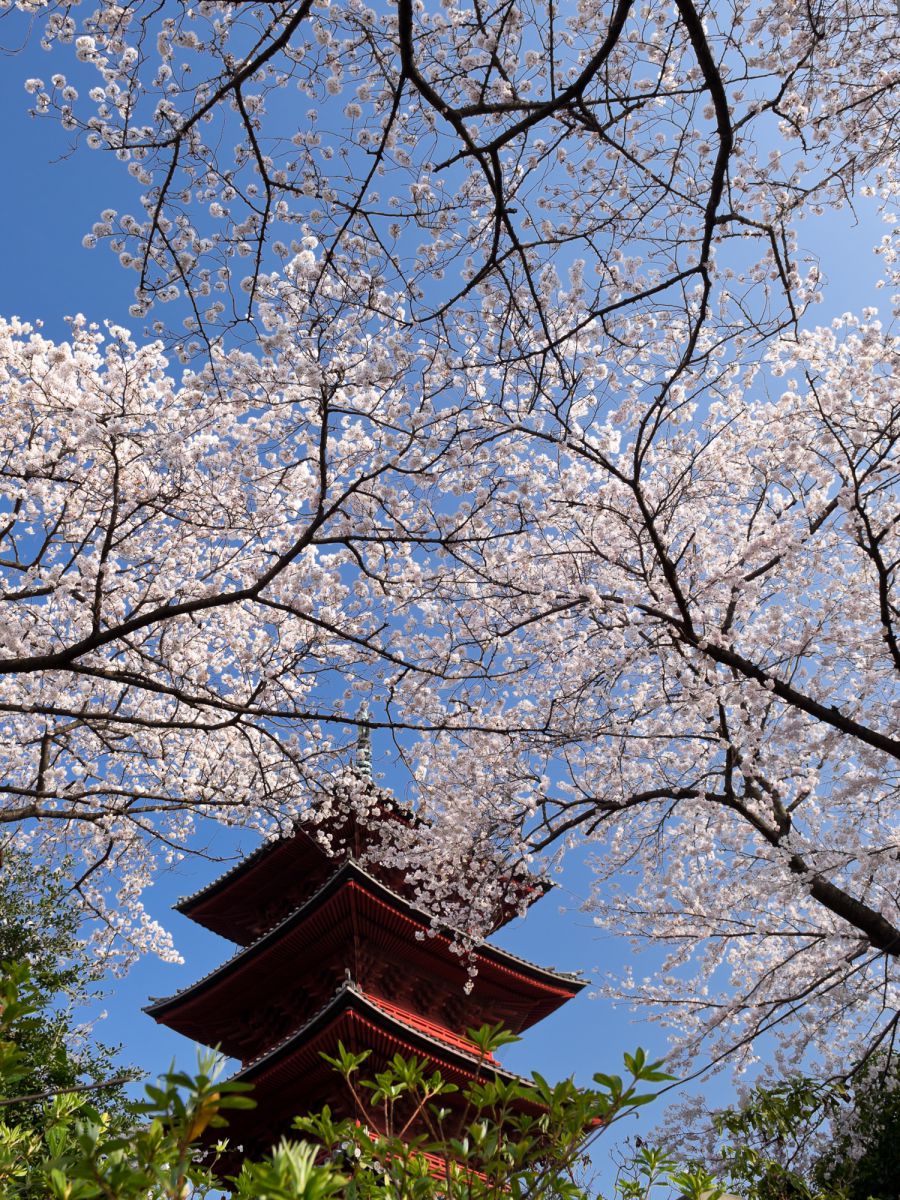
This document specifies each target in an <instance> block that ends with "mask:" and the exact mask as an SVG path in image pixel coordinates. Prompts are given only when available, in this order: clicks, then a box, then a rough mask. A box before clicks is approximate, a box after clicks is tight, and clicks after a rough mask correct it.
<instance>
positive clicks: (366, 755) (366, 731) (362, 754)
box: [356, 700, 372, 779]
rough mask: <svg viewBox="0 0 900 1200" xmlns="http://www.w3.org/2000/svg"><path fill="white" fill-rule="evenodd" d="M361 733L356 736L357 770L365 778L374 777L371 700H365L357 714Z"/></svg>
mask: <svg viewBox="0 0 900 1200" xmlns="http://www.w3.org/2000/svg"><path fill="white" fill-rule="evenodd" d="M356 720H357V724H358V726H359V733H358V734H357V738H356V770H357V772H358V773H359V774H360V775H362V777H363V779H371V778H372V729H371V726H370V725H369V702H368V700H363V702H362V704H361V705H360V706H359V712H358V713H357V714H356Z"/></svg>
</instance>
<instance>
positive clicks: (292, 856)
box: [174, 785, 552, 946]
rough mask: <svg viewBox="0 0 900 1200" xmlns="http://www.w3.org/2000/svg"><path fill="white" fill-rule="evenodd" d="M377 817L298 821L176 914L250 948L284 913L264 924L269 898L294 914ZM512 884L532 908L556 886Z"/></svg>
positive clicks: (505, 909)
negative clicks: (335, 842) (331, 843)
mask: <svg viewBox="0 0 900 1200" xmlns="http://www.w3.org/2000/svg"><path fill="white" fill-rule="evenodd" d="M372 786H373V787H374V785H372ZM376 802H377V805H378V807H379V808H380V809H381V810H382V815H387V816H389V817H391V818H392V819H395V820H401V821H411V822H413V823H416V824H418V823H419V822H420V820H421V818H418V817H417V815H416V814H415V812H413V810H412V809H411V808H408V807H407V806H405V805H401V804H399V803H398V802H397V801H396V800H394V799H393V797H392V796H390V794H389V793H385V792H383V791H379V792H378V793H377V797H376ZM376 816H377V813H376V812H374V811H373V812H372V813H370V814H366V816H365V818H362V816H361V814H358V813H356V812H353V811H350V812H349V813H348V814H347V818H346V823H345V824H344V825H343V826H338V824H337V822H336V821H331V822H319V823H316V822H315V821H313V820H310V821H297V822H296V824H295V827H294V829H293V831H292V832H291V833H288V834H283V835H281V836H280V837H276V838H272V839H270V840H269V841H266V842H263V843H262V844H261V845H260V846H257V847H256V849H255V850H253V851H251V852H250V853H249V854H247V855H245V856H244V857H243V858H242V859H241V860H240V861H239V862H237V863H235V864H234V866H232V867H230V868H229V869H228V870H227V871H225V872H223V874H221V875H220V876H218V878H216V879H214V880H212V881H211V882H210V883H208V884H207V885H206V886H205V887H203V888H200V889H199V890H197V891H196V892H192V893H191V894H190V895H187V896H182V897H181V898H180V899H179V900H178V901H176V903H175V906H174V907H175V910H176V911H177V912H180V913H181V914H182V915H184V916H186V917H189V918H190V919H191V920H193V921H196V922H197V923H198V924H200V925H203V926H204V927H205V928H207V929H210V930H212V931H213V932H214V933H218V934H220V935H221V936H223V937H226V938H228V939H229V940H231V941H235V942H238V943H239V944H241V945H244V946H246V945H249V944H250V943H251V942H253V941H254V940H255V939H256V938H257V937H258V936H259V934H260V933H261V932H263V930H264V929H266V928H268V927H271V926H272V925H274V924H276V923H278V922H279V921H280V919H281V917H282V913H283V909H282V912H279V913H278V914H277V915H276V916H275V917H274V919H271V920H269V921H266V920H265V917H264V914H263V912H262V910H263V909H265V907H266V901H267V899H268V900H272V901H275V902H281V901H282V900H283V899H287V902H288V908H289V911H290V910H292V909H293V908H294V907H295V904H292V903H291V902H290V901H291V897H290V893H291V892H293V893H294V896H295V898H296V899H297V900H302V899H305V898H306V896H307V895H309V894H310V892H311V891H315V890H316V889H317V887H318V886H319V884H320V883H321V882H322V879H323V878H327V876H325V872H326V871H327V869H328V864H330V863H331V862H335V861H338V862H340V861H342V860H345V859H347V858H351V857H353V850H354V848H353V847H352V846H350V845H348V843H347V834H349V833H351V832H352V831H353V830H355V829H356V830H360V831H362V832H363V834H364V835H365V833H367V832H368V831H369V830H371V829H373V828H375V827H376V824H377V822H376V821H375V819H374V818H375V817H376ZM320 830H321V831H322V832H323V833H325V834H326V835H327V834H329V833H333V834H337V835H338V836H339V837H342V843H343V844H341V845H340V846H339V847H338V848H337V849H335V850H329V849H327V848H326V846H325V845H324V844H323V843H322V842H320V841H319V840H318V837H317V833H318V831H320ZM390 874H391V876H393V877H394V878H393V882H398V876H399V872H397V871H396V870H394V871H392V872H390ZM400 882H401V883H402V881H400ZM307 883H309V885H310V886H309V887H307V886H306V885H307ZM510 884H511V886H512V887H513V888H514V889H515V890H516V891H517V892H518V893H519V900H522V899H524V900H526V902H527V903H528V904H531V903H532V902H533V901H534V900H536V899H538V898H539V896H542V895H544V894H545V892H546V891H548V890H549V888H550V887H552V884H551V883H550V882H549V881H548V880H546V879H544V878H542V877H540V876H523V877H522V878H521V879H518V878H511V879H510ZM517 903H518V901H517V900H515V899H513V898H508V899H506V900H505V901H502V902H501V903H500V905H499V906H498V915H497V919H496V920H495V922H494V926H493V928H494V929H495V930H496V929H498V928H500V927H501V926H502V925H505V924H506V923H507V922H508V921H509V920H511V919H512V917H513V916H515V915H516V906H517Z"/></svg>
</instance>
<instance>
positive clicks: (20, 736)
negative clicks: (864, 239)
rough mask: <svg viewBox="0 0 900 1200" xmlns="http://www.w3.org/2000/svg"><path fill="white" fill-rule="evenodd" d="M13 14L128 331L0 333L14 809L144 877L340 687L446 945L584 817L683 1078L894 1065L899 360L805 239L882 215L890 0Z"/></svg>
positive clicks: (273, 817) (323, 741)
mask: <svg viewBox="0 0 900 1200" xmlns="http://www.w3.org/2000/svg"><path fill="white" fill-rule="evenodd" d="M7 8H9V9H12V8H15V9H17V10H18V11H19V13H20V14H21V13H25V14H26V15H29V16H30V17H31V18H32V19H33V21H34V23H35V26H36V29H37V31H38V32H37V36H39V37H41V38H42V40H43V42H44V44H45V46H46V47H47V48H48V49H50V50H52V51H54V53H55V54H56V56H57V57H56V60H54V66H64V67H65V70H64V71H63V70H59V71H55V73H54V74H53V75H51V76H50V77H49V78H48V79H46V80H45V79H42V78H34V79H31V80H29V81H28V84H27V87H28V90H29V91H30V92H31V94H32V96H33V104H34V108H35V111H36V112H37V113H43V114H52V115H55V116H57V117H58V118H59V119H60V120H61V121H62V124H63V126H64V127H65V128H66V129H67V130H70V131H71V133H72V135H73V138H75V139H76V140H78V139H79V138H80V139H83V140H84V141H85V142H86V143H87V146H88V147H90V148H93V149H96V150H98V151H103V150H106V151H109V152H112V153H114V154H115V155H116V156H117V157H119V158H120V159H121V160H122V161H123V163H124V164H126V165H127V170H128V171H129V172H130V173H131V175H132V176H134V178H135V179H136V181H137V183H138V184H139V185H140V187H141V189H143V190H142V192H141V194H140V196H139V197H137V198H136V201H135V205H134V211H133V212H132V213H126V214H119V213H116V212H114V211H112V210H103V211H102V212H101V215H100V219H99V221H98V222H97V224H96V226H95V227H94V229H93V230H92V231H91V232H90V233H88V235H87V239H86V240H87V241H88V243H89V244H94V243H98V242H106V243H108V244H109V246H110V247H111V248H112V250H113V251H114V252H115V253H116V254H117V255H118V256H119V258H120V260H121V261H122V264H123V266H125V267H126V268H129V269H133V270H134V271H135V272H136V278H137V291H136V296H135V306H134V309H133V315H134V318H135V320H139V321H142V320H147V321H149V322H152V323H153V332H154V334H155V335H156V336H158V337H159V338H160V339H164V341H160V342H159V343H155V344H154V345H153V346H150V347H144V348H139V347H138V346H137V345H135V344H133V343H131V341H130V340H129V338H128V336H127V335H125V334H124V333H122V332H121V331H118V330H115V329H113V330H110V331H109V334H108V335H107V341H106V342H105V343H103V342H102V341H101V339H100V335H99V334H98V332H97V331H96V330H93V329H91V328H90V327H87V326H85V325H84V324H77V325H76V326H75V328H74V330H73V340H72V342H71V344H70V345H68V346H54V345H51V344H50V343H48V342H46V341H45V340H43V339H42V338H41V337H40V336H39V335H37V334H34V333H33V332H32V331H29V330H25V329H22V328H20V327H18V326H15V325H11V326H8V327H6V329H5V331H4V337H5V341H4V357H3V361H4V372H5V376H6V378H5V379H4V390H5V391H6V392H8V393H9V395H10V396H11V397H12V401H11V404H10V406H9V407H8V409H7V412H8V413H9V416H7V415H6V413H5V414H4V424H3V429H4V439H5V440H4V447H5V448H4V463H5V467H4V485H5V487H6V488H7V489H8V491H7V494H6V496H5V498H4V501H3V505H4V512H8V514H9V515H8V518H7V519H8V522H9V526H8V529H7V530H6V533H5V542H6V547H5V551H4V567H3V569H4V572H5V576H4V585H5V587H6V589H7V590H6V597H5V605H6V607H7V608H8V610H9V612H10V614H11V615H10V619H9V624H8V630H9V632H8V633H7V634H6V635H5V637H6V639H7V645H6V647H5V659H4V662H0V667H2V668H3V670H4V671H5V675H4V679H5V680H6V681H7V683H6V685H5V686H6V687H7V689H8V691H7V693H6V695H5V697H4V706H5V707H4V711H5V712H6V713H7V718H6V719H7V722H8V730H9V732H8V734H7V737H6V739H5V742H6V751H7V757H8V764H7V771H8V779H9V780H10V781H11V782H10V784H9V787H8V789H7V793H6V794H7V798H8V802H7V806H6V810H5V812H6V814H7V816H6V819H7V820H8V821H9V822H10V823H14V824H17V825H21V824H22V823H23V822H24V823H25V827H26V828H27V829H29V830H33V831H35V833H34V836H35V837H37V838H45V839H47V844H48V845H49V844H51V843H53V842H56V843H66V840H67V839H69V840H71V839H74V842H73V843H72V844H73V845H76V846H77V853H78V855H79V858H80V859H81V860H82V861H83V862H84V863H85V871H88V872H90V871H94V869H95V867H96V864H98V863H103V864H109V865H111V864H112V862H113V861H115V862H116V864H117V866H118V868H119V869H120V870H121V871H122V872H123V875H122V878H123V879H124V880H125V882H124V884H123V889H124V894H125V895H127V896H131V895H132V894H134V893H135V892H136V891H137V890H138V888H139V886H140V885H141V883H142V882H143V881H144V880H145V878H146V874H147V871H148V870H149V869H150V856H151V855H153V854H155V853H156V851H157V850H158V849H159V847H160V845H162V846H166V845H171V847H172V850H173V852H178V850H179V848H180V847H181V846H182V845H183V844H184V841H185V839H186V838H187V837H188V835H189V833H190V823H191V821H192V819H193V816H194V814H196V813H199V812H204V813H207V812H214V813H216V814H217V815H218V817H219V819H222V820H226V821H234V822H239V823H241V824H254V825H257V826H258V827H260V828H271V827H273V826H274V825H277V824H278V822H281V821H284V820H285V819H287V818H289V817H290V816H291V815H292V814H293V813H294V812H295V811H296V806H297V804H298V803H300V802H301V800H300V796H301V794H302V791H303V789H307V790H308V791H313V792H316V791H317V790H318V792H319V793H320V794H324V791H325V782H324V781H326V780H328V781H330V780H333V778H334V774H335V772H336V771H338V770H339V761H340V755H339V753H338V747H337V741H339V738H337V736H336V733H335V730H336V729H337V728H339V724H340V722H341V721H342V720H344V718H345V716H346V711H347V710H346V708H345V704H346V699H347V697H346V696H345V694H344V693H345V692H346V691H347V689H348V688H349V689H351V690H352V689H353V688H354V687H357V686H358V687H359V688H360V689H362V688H365V689H367V690H368V691H369V692H370V693H371V694H372V697H373V704H374V707H375V712H376V715H375V717H374V718H373V719H374V722H375V723H376V724H381V725H385V726H390V727H392V728H393V729H394V730H395V731H396V735H397V747H398V752H399V753H400V754H402V755H403V756H404V757H405V758H406V759H407V761H408V764H409V768H410V771H411V773H412V778H413V779H414V783H415V788H416V792H417V795H418V796H419V797H420V801H421V804H422V806H423V808H424V810H425V811H427V812H428V814H429V815H430V817H431V819H432V820H431V824H430V825H427V826H423V827H419V828H418V829H417V842H416V845H414V846H399V847H398V848H397V853H398V854H399V855H401V857H403V859H404V861H406V862H407V863H408V864H409V865H410V869H411V870H413V871H414V872H415V873H417V875H418V877H419V879H420V882H421V887H422V891H423V895H424V896H425V897H426V898H428V899H430V901H431V902H433V903H434V904H435V906H441V907H442V911H443V914H444V919H445V920H448V921H450V922H451V923H452V924H454V926H456V927H459V928H461V929H462V930H463V931H464V932H468V933H470V934H472V935H477V934H478V933H479V931H480V930H481V929H482V928H483V925H484V923H485V922H486V921H487V920H488V919H489V914H490V912H491V911H492V906H493V904H494V902H495V900H496V893H497V890H498V889H503V888H504V887H506V886H507V883H506V878H507V876H508V873H509V870H510V869H512V870H514V871H516V870H521V869H522V868H523V867H525V866H527V864H528V863H529V861H530V859H531V857H532V856H533V855H552V854H554V853H560V854H562V853H564V851H565V849H566V847H567V846H569V845H571V844H572V843H573V842H578V843H583V842H584V841H587V842H588V843H590V844H591V845H592V846H594V847H596V852H595V856H594V863H595V868H596V878H597V885H596V890H595V893H594V895H593V898H592V901H591V905H592V909H593V911H594V913H595V917H596V920H597V921H598V923H599V924H601V925H603V926H605V927H609V928H615V929H619V930H624V931H625V932H626V933H628V934H630V935H631V936H633V937H634V938H635V939H636V940H638V941H640V942H646V941H647V940H648V939H649V941H650V942H651V943H658V944H660V945H661V946H663V947H665V951H666V954H665V962H664V964H663V965H662V967H661V968H659V969H656V970H654V971H653V973H652V974H651V976H650V977H649V979H648V980H646V981H644V982H641V981H640V980H634V981H631V980H627V979H626V980H624V981H622V980H618V981H612V982H611V984H610V988H611V990H612V991H613V992H614V993H615V994H619V995H624V996H627V997H629V998H631V999H633V1000H636V1001H641V1002H649V1003H650V1004H651V1005H652V1006H655V1008H656V1009H657V1011H658V1012H659V1013H660V1015H661V1017H662V1018H663V1019H666V1020H670V1021H671V1022H672V1023H673V1024H674V1025H675V1026H676V1027H677V1028H678V1029H680V1030H681V1032H682V1035H683V1046H684V1050H685V1053H687V1054H693V1053H695V1051H696V1048H697V1046H698V1044H699V1043H700V1041H701V1040H702V1039H704V1038H706V1039H708V1040H709V1042H710V1045H711V1047H712V1052H713V1054H725V1053H726V1052H728V1053H731V1054H733V1053H734V1052H735V1048H737V1050H738V1052H739V1061H742V1062H744V1063H747V1062H749V1061H750V1060H751V1058H752V1055H753V1053H754V1046H755V1045H756V1044H757V1042H758V1040H759V1037H760V1036H761V1035H764V1034H766V1033H767V1032H768V1031H773V1032H775V1033H783V1035H784V1036H783V1039H782V1045H783V1047H784V1050H783V1053H784V1056H785V1058H784V1060H783V1061H784V1062H785V1063H788V1062H796V1061H797V1060H798V1058H800V1057H802V1056H803V1055H804V1054H805V1053H806V1052H807V1051H808V1050H810V1051H815V1052H816V1053H819V1054H821V1055H823V1056H824V1057H825V1058H826V1059H828V1056H829V1055H831V1061H832V1062H834V1061H836V1060H837V1059H840V1058H842V1057H851V1056H856V1057H857V1058H859V1057H860V1056H865V1054H867V1053H871V1052H872V1050H873V1049H875V1048H879V1047H883V1046H884V1045H885V1044H892V1043H893V1038H894V1036H895V1032H896V1025H897V1007H898V1006H897V999H898V997H897V958H898V954H900V914H898V911H897V905H898V886H900V880H898V873H897V861H898V848H900V847H898V844H897V835H896V828H897V803H896V800H897V796H896V763H897V759H898V753H900V742H898V740H897V737H896V722H895V720H894V719H893V718H894V715H895V712H896V704H897V695H898V691H897V679H896V672H897V670H898V667H900V650H898V645H900V642H898V640H897V639H898V637H900V634H898V632H897V629H896V618H897V608H896V596H895V591H894V582H895V572H896V563H897V556H898V548H897V529H896V523H897V515H896V514H897V499H898V497H897V475H896V471H897V465H898V464H897V460H896V449H895V445H896V437H897V433H898V428H897V421H898V416H897V410H896V404H895V400H894V398H893V394H892V391H893V378H894V363H895V361H896V360H897V354H898V350H897V343H896V340H895V337H894V335H893V333H892V332H891V330H890V329H889V328H884V327H882V326H881V325H880V324H879V322H878V320H877V319H876V314H875V312H874V310H872V311H867V312H865V313H863V314H861V315H860V316H859V317H852V316H849V315H848V316H847V317H846V318H844V319H842V320H840V321H838V322H837V323H836V325H835V326H834V328H830V329H829V328H825V329H823V328H815V327H814V326H813V324H812V322H811V320H810V317H809V314H808V313H807V309H808V307H809V306H810V304H812V303H813V302H814V301H816V300H817V299H819V298H820V295H821V287H822V277H821V274H820V270H819V267H818V265H817V264H816V263H815V262H812V261H810V260H808V259H806V258H805V257H804V255H803V252H802V243H801V240H800V238H799V236H798V230H799V229H800V228H801V226H800V225H799V222H800V220H801V218H804V217H807V216H809V217H814V216H815V215H816V214H817V213H818V212H820V211H822V210H823V209H826V208H832V209H838V208H841V207H842V206H848V205H852V204H853V202H854V198H855V196H856V195H857V194H859V192H860V191H862V192H866V193H870V194H872V195H875V196H877V197H878V198H879V199H880V202H881V204H882V206H883V208H884V210H885V212H886V213H887V215H888V216H891V214H892V211H893V208H892V206H893V205H894V202H895V189H896V180H897V170H896V129H897V128H898V123H897V111H896V109H897V97H898V88H900V82H898V78H897V73H896V62H897V58H898V49H900V47H898V37H900V22H898V17H897V11H896V8H895V6H893V5H891V4H887V3H884V2H882V0H874V2H873V0H867V2H866V3H861V2H860V0H842V2H841V3H837V2H821V3H812V4H803V5H800V4H796V5H791V4H785V3H784V0H777V2H773V3H771V4H769V3H761V4H753V5H751V4H746V3H743V0H729V2H727V3H722V4H717V5H715V6H711V5H698V4H696V3H694V2H693V0H672V2H670V3H666V4H658V5H653V6H651V5H649V4H639V3H637V2H636V0H618V2H617V3H615V4H612V5H610V6H607V7H603V6H599V5H596V4H593V3H583V4H579V5H578V6H564V7H563V6H557V5H555V4H554V3H552V2H551V3H535V4H525V3H519V4H514V3H513V2H512V0H502V2H501V3H500V4H498V5H497V6H495V7H494V8H492V9H490V10H487V9H485V7H484V6H483V5H482V4H480V3H478V2H475V3H471V4H469V3H462V2H459V0H447V2H446V3H444V4H443V5H441V6H438V5H436V4H432V5H429V4H427V3H425V2H422V3H413V0H397V3H396V4H390V5H389V4H384V5H380V6H377V7H373V8H369V7H366V6H365V5H363V4H361V3H359V2H357V0H335V2H333V3H325V2H324V0H322V2H317V3H313V2H312V0H301V2H297V3H287V2H285V3H260V4H246V5H233V4H224V3H211V2H209V3H202V2H198V3H196V4H193V5H190V6H188V5H186V4H180V3H172V4H168V5H162V6H160V5H158V4H155V3H154V4H150V3H144V2H142V0H135V2H134V3H130V4H113V3H111V2H108V0H103V2H100V3H98V4H97V7H96V8H95V9H93V10H89V9H87V8H85V9H83V10H81V9H80V6H77V5H75V6H73V5H56V4H50V3H44V2H43V0H20V2H19V3H18V4H15V5H7ZM66 55H68V58H65V56H66ZM60 56H63V57H64V58H65V61H64V62H60V61H59V57H60ZM80 92H82V93H83V92H86V93H87V94H86V97H85V96H80V95H79V93H80ZM881 252H882V255H883V258H884V268H885V269H884V282H885V283H886V284H889V285H890V288H892V289H894V291H896V292H900V287H898V283H900V279H898V276H897V273H896V268H895V256H896V249H895V240H894V234H893V231H892V230H889V231H888V233H887V236H886V238H885V241H884V243H883V245H882V247H881ZM888 294H890V291H889V292H888ZM891 303H894V301H893V300H892V301H891ZM163 304H171V305H172V306H173V307H172V309H171V310H170V311H174V312H175V313H177V315H178V319H180V320H181V321H182V325H181V328H180V330H179V331H178V332H177V333H175V332H174V331H173V329H172V328H171V326H172V322H171V321H169V322H166V321H165V319H164V317H163V316H162V315H161V313H162V311H163V310H162V309H161V305H163ZM164 344H165V345H167V346H169V347H170V348H171V350H172V351H174V353H175V354H176V355H180V357H181V358H182V359H183V360H184V362H185V363H187V364H194V365H193V370H190V371H189V372H188V373H187V374H186V375H185V377H184V379H183V381H182V382H181V383H176V382H174V381H173V380H172V379H170V378H169V376H168V375H167V373H166V372H167V369H168V368H167V367H166V363H165V359H164V350H163V345H164ZM200 361H202V366H197V365H196V364H197V363H198V362H200ZM60 830H63V831H64V832H63V833H60V832H59V831H60ZM498 848H499V850H500V851H502V857H505V860H506V865H505V867H504V870H503V871H499V872H487V871H485V872H480V873H479V872H472V873H470V874H471V877H472V879H473V880H475V881H477V884H478V892H477V894H475V892H474V885H473V890H472V891H470V892H467V894H466V895H465V896H460V895H459V894H458V893H459V885H458V881H459V864H460V861H461V860H463V859H466V858H469V859H472V858H475V859H477V860H484V861H488V860H489V859H494V858H496V856H497V852H498ZM95 873H96V872H95ZM467 878H468V876H467ZM93 879H94V875H88V876H86V877H85V878H84V879H82V880H81V881H80V886H81V887H82V889H83V890H84V891H85V894H86V895H87V896H88V897H89V899H90V902H91V903H93V904H95V905H97V906H99V905H100V904H101V899H100V892H99V890H98V889H97V888H96V887H93V886H92V880H93ZM108 919H109V920H110V921H111V922H112V923H113V924H115V922H116V920H117V918H116V917H115V916H114V915H108ZM151 933H152V934H154V935H155V936H157V938H158V937H159V936H161V935H159V934H158V933H157V931H151ZM132 936H134V935H132Z"/></svg>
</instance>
